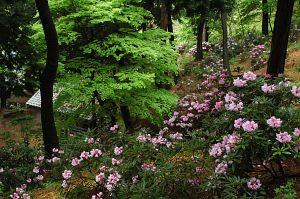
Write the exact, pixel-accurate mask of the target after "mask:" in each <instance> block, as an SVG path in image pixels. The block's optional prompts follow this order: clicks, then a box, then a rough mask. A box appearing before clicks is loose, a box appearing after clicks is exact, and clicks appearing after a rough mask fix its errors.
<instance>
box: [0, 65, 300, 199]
mask: <svg viewBox="0 0 300 199" xmlns="http://www.w3.org/2000/svg"><path fill="white" fill-rule="evenodd" d="M203 71H205V73H204V74H203V75H202V78H201V81H200V83H199V85H198V87H197V88H196V89H194V90H197V92H196V93H192V94H188V95H186V96H183V97H182V98H181V99H180V100H179V101H178V106H177V108H176V109H175V110H174V111H173V112H172V113H171V114H170V115H169V117H166V118H165V120H164V121H163V123H164V125H163V126H162V127H161V129H160V130H159V131H154V130H153V129H152V130H151V129H146V128H138V129H136V130H134V131H133V132H131V133H129V132H123V131H121V130H120V129H119V125H118V124H113V125H112V126H111V127H110V128H108V129H107V130H106V131H102V132H93V131H89V132H86V133H77V134H70V135H69V136H64V137H62V143H61V145H62V146H61V149H60V150H58V149H53V157H52V158H51V159H44V158H43V156H40V155H35V158H33V160H32V162H34V163H35V164H34V166H32V167H30V172H31V173H29V174H28V173H27V174H26V177H24V178H23V181H22V180H20V181H19V182H18V183H19V184H15V187H17V188H16V189H15V190H13V192H12V193H11V197H12V198H18V197H20V198H28V197H29V198H30V196H29V195H27V194H28V193H27V192H25V191H26V188H28V187H29V188H31V187H34V186H35V184H39V183H40V182H43V181H45V180H50V181H51V180H52V181H53V180H54V181H56V182H59V187H60V189H61V194H62V196H63V197H65V198H78V197H85V198H128V196H130V197H133V198H160V197H167V198H178V197H179V198H191V197H194V196H200V195H203V194H204V195H206V196H207V197H210V196H211V197H213V196H216V195H219V196H221V197H224V198H234V197H244V198H247V197H249V198H251V197H252V198H255V197H256V198H259V197H263V196H264V195H265V194H266V193H265V189H266V188H267V183H268V182H270V179H272V178H273V179H275V178H278V177H287V176H289V175H290V173H289V172H288V170H287V167H286V164H287V162H288V161H290V160H295V159H297V158H299V157H300V153H299V149H300V126H299V124H300V112H299V108H298V102H299V99H300V94H299V93H300V87H298V85H297V84H296V83H294V82H291V81H289V80H288V79H285V78H284V77H276V78H274V77H273V78H271V77H270V76H268V75H257V74H254V73H252V72H244V73H243V74H241V75H239V76H237V77H233V78H231V77H230V76H229V75H228V73H227V72H226V71H225V70H217V69H216V68H211V67H206V68H205V69H204V70H203ZM46 168H47V169H46ZM7 169H8V168H7V167H5V168H4V170H7ZM48 172H50V174H49V173H48ZM2 173H3V171H2ZM47 173H48V175H46V174H47ZM0 175H1V174H0ZM44 176H45V177H44ZM268 176H269V177H268ZM45 178H46V179H45ZM47 178H48V179H47Z"/></svg>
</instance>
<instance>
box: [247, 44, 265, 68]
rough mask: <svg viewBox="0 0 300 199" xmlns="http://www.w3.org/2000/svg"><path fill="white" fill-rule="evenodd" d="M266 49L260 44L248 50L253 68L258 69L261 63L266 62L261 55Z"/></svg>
mask: <svg viewBox="0 0 300 199" xmlns="http://www.w3.org/2000/svg"><path fill="white" fill-rule="evenodd" d="M266 51H267V49H266V47H265V45H263V44H260V45H257V46H254V47H253V48H252V49H251V51H250V57H251V59H252V61H251V63H252V67H253V68H254V69H259V68H260V67H261V66H262V65H264V64H266V63H267V61H266V59H265V58H264V57H263V54H264V53H265V52H266Z"/></svg>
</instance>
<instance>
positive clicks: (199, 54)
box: [196, 13, 206, 61]
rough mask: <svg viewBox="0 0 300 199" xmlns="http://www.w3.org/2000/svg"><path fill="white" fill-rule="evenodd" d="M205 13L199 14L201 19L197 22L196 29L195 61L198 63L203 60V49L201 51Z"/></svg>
mask: <svg viewBox="0 0 300 199" xmlns="http://www.w3.org/2000/svg"><path fill="white" fill-rule="evenodd" d="M205 18H206V15H205V13H203V14H201V17H200V19H199V22H198V27H197V53H196V60H198V61H200V60H202V59H203V49H202V42H203V28H204V24H205Z"/></svg>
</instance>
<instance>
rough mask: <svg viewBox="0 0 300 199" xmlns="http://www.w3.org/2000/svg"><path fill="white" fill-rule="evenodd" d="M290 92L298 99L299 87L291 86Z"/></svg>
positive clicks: (299, 95) (299, 94)
mask: <svg viewBox="0 0 300 199" xmlns="http://www.w3.org/2000/svg"><path fill="white" fill-rule="evenodd" d="M291 91H292V94H293V95H294V96H295V97H300V87H297V86H293V87H292V90H291Z"/></svg>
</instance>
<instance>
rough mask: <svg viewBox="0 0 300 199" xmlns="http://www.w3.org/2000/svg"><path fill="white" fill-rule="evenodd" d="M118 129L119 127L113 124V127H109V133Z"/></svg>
mask: <svg viewBox="0 0 300 199" xmlns="http://www.w3.org/2000/svg"><path fill="white" fill-rule="evenodd" d="M118 128H119V126H118V125H117V124H115V125H114V126H112V127H110V131H115V130H117V129H118Z"/></svg>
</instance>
